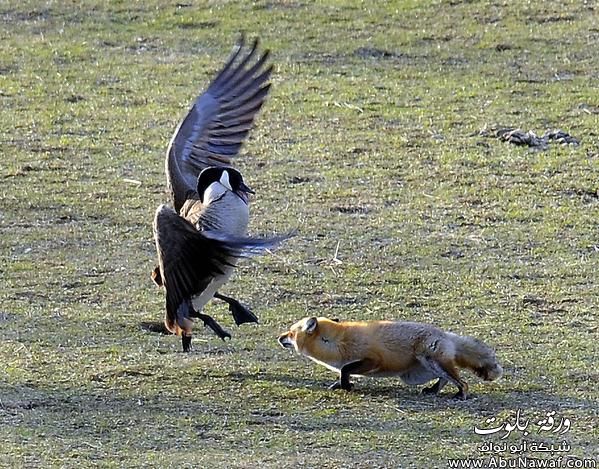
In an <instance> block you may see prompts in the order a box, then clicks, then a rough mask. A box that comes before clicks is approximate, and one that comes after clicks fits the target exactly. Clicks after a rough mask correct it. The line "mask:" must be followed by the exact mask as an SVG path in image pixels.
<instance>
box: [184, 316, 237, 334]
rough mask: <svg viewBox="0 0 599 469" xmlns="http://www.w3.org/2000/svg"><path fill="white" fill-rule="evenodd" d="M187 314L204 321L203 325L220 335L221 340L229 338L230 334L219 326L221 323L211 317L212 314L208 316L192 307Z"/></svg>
mask: <svg viewBox="0 0 599 469" xmlns="http://www.w3.org/2000/svg"><path fill="white" fill-rule="evenodd" d="M189 316H190V317H192V318H198V319H200V320H201V321H202V322H203V323H204V326H207V327H209V328H210V329H212V330H213V331H214V333H215V334H216V335H217V336H218V337H220V338H221V339H222V340H225V339H230V338H231V334H229V333H228V332H227V331H226V330H224V329H223V328H222V327H221V325H220V324H219V323H218V322H216V321H215V320H214V319H213V318H212V316H208V315H207V314H202V313H198V312H197V311H196V310H193V309H192V311H191V313H190V314H189Z"/></svg>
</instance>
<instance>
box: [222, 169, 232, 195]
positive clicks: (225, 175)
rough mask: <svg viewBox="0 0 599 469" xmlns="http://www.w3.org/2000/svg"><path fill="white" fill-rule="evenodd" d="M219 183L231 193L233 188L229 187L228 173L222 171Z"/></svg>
mask: <svg viewBox="0 0 599 469" xmlns="http://www.w3.org/2000/svg"><path fill="white" fill-rule="evenodd" d="M220 183H221V184H222V185H223V186H225V187H226V188H227V189H229V190H230V191H231V192H232V191H233V188H232V187H231V182H230V181H229V171H223V173H222V175H221V177H220Z"/></svg>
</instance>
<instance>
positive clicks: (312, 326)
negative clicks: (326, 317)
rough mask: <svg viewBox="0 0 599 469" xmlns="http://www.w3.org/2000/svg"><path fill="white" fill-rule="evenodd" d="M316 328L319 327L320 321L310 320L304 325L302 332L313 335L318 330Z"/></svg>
mask: <svg viewBox="0 0 599 469" xmlns="http://www.w3.org/2000/svg"><path fill="white" fill-rule="evenodd" d="M316 326H318V319H316V318H315V317H311V318H308V319H306V322H305V323H304V327H302V331H304V332H305V333H306V334H312V333H313V332H314V331H315V330H316Z"/></svg>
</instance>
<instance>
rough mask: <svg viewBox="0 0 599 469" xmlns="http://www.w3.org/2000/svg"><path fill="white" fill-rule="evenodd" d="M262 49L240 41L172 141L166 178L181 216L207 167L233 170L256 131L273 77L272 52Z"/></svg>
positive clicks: (256, 41) (256, 44)
mask: <svg viewBox="0 0 599 469" xmlns="http://www.w3.org/2000/svg"><path fill="white" fill-rule="evenodd" d="M258 44H259V41H258V40H257V39H256V40H255V41H254V42H253V44H252V46H251V47H249V48H246V47H245V40H244V38H243V37H242V38H241V39H240V41H239V43H238V44H237V46H236V48H235V50H234V51H233V53H232V54H231V56H230V57H229V59H228V60H227V62H226V63H225V65H224V66H223V68H222V70H221V71H220V72H219V73H218V75H217V76H216V78H214V80H213V81H212V82H211V83H210V85H209V86H208V88H207V89H206V91H204V92H203V93H202V94H200V95H199V96H198V98H197V99H196V100H195V102H194V103H193V106H192V107H191V109H190V110H189V112H188V113H187V115H186V116H185V118H184V119H183V120H182V121H181V123H180V124H179V126H178V127H177V130H176V131H175V133H174V135H173V137H172V139H171V142H170V144H169V147H168V150H167V154H166V177H167V184H168V187H169V190H170V192H171V196H172V202H173V205H174V207H175V210H176V211H177V212H178V211H179V209H180V208H181V206H182V205H183V203H184V202H185V199H186V197H187V195H188V194H189V193H190V192H191V191H195V190H196V185H197V179H198V175H199V174H200V172H201V171H202V170H203V169H204V168H207V167H209V166H231V165H232V159H233V158H234V157H235V156H236V155H237V154H238V153H239V150H240V148H241V146H242V144H243V141H244V140H245V138H246V137H247V135H248V133H249V131H250V130H251V129H252V126H253V123H254V119H255V118H256V114H257V113H258V111H259V110H260V108H261V107H262V105H263V104H264V101H265V99H266V96H267V95H268V91H269V89H270V83H269V78H270V74H271V72H272V65H271V66H266V61H267V59H268V56H269V51H265V52H264V53H263V54H261V55H259V54H257V52H258ZM248 49H249V50H248ZM256 55H259V56H258V58H257V59H256Z"/></svg>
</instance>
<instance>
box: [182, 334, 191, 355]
mask: <svg viewBox="0 0 599 469" xmlns="http://www.w3.org/2000/svg"><path fill="white" fill-rule="evenodd" d="M181 345H183V351H184V352H190V351H191V336H190V335H185V334H182V335H181Z"/></svg>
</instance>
